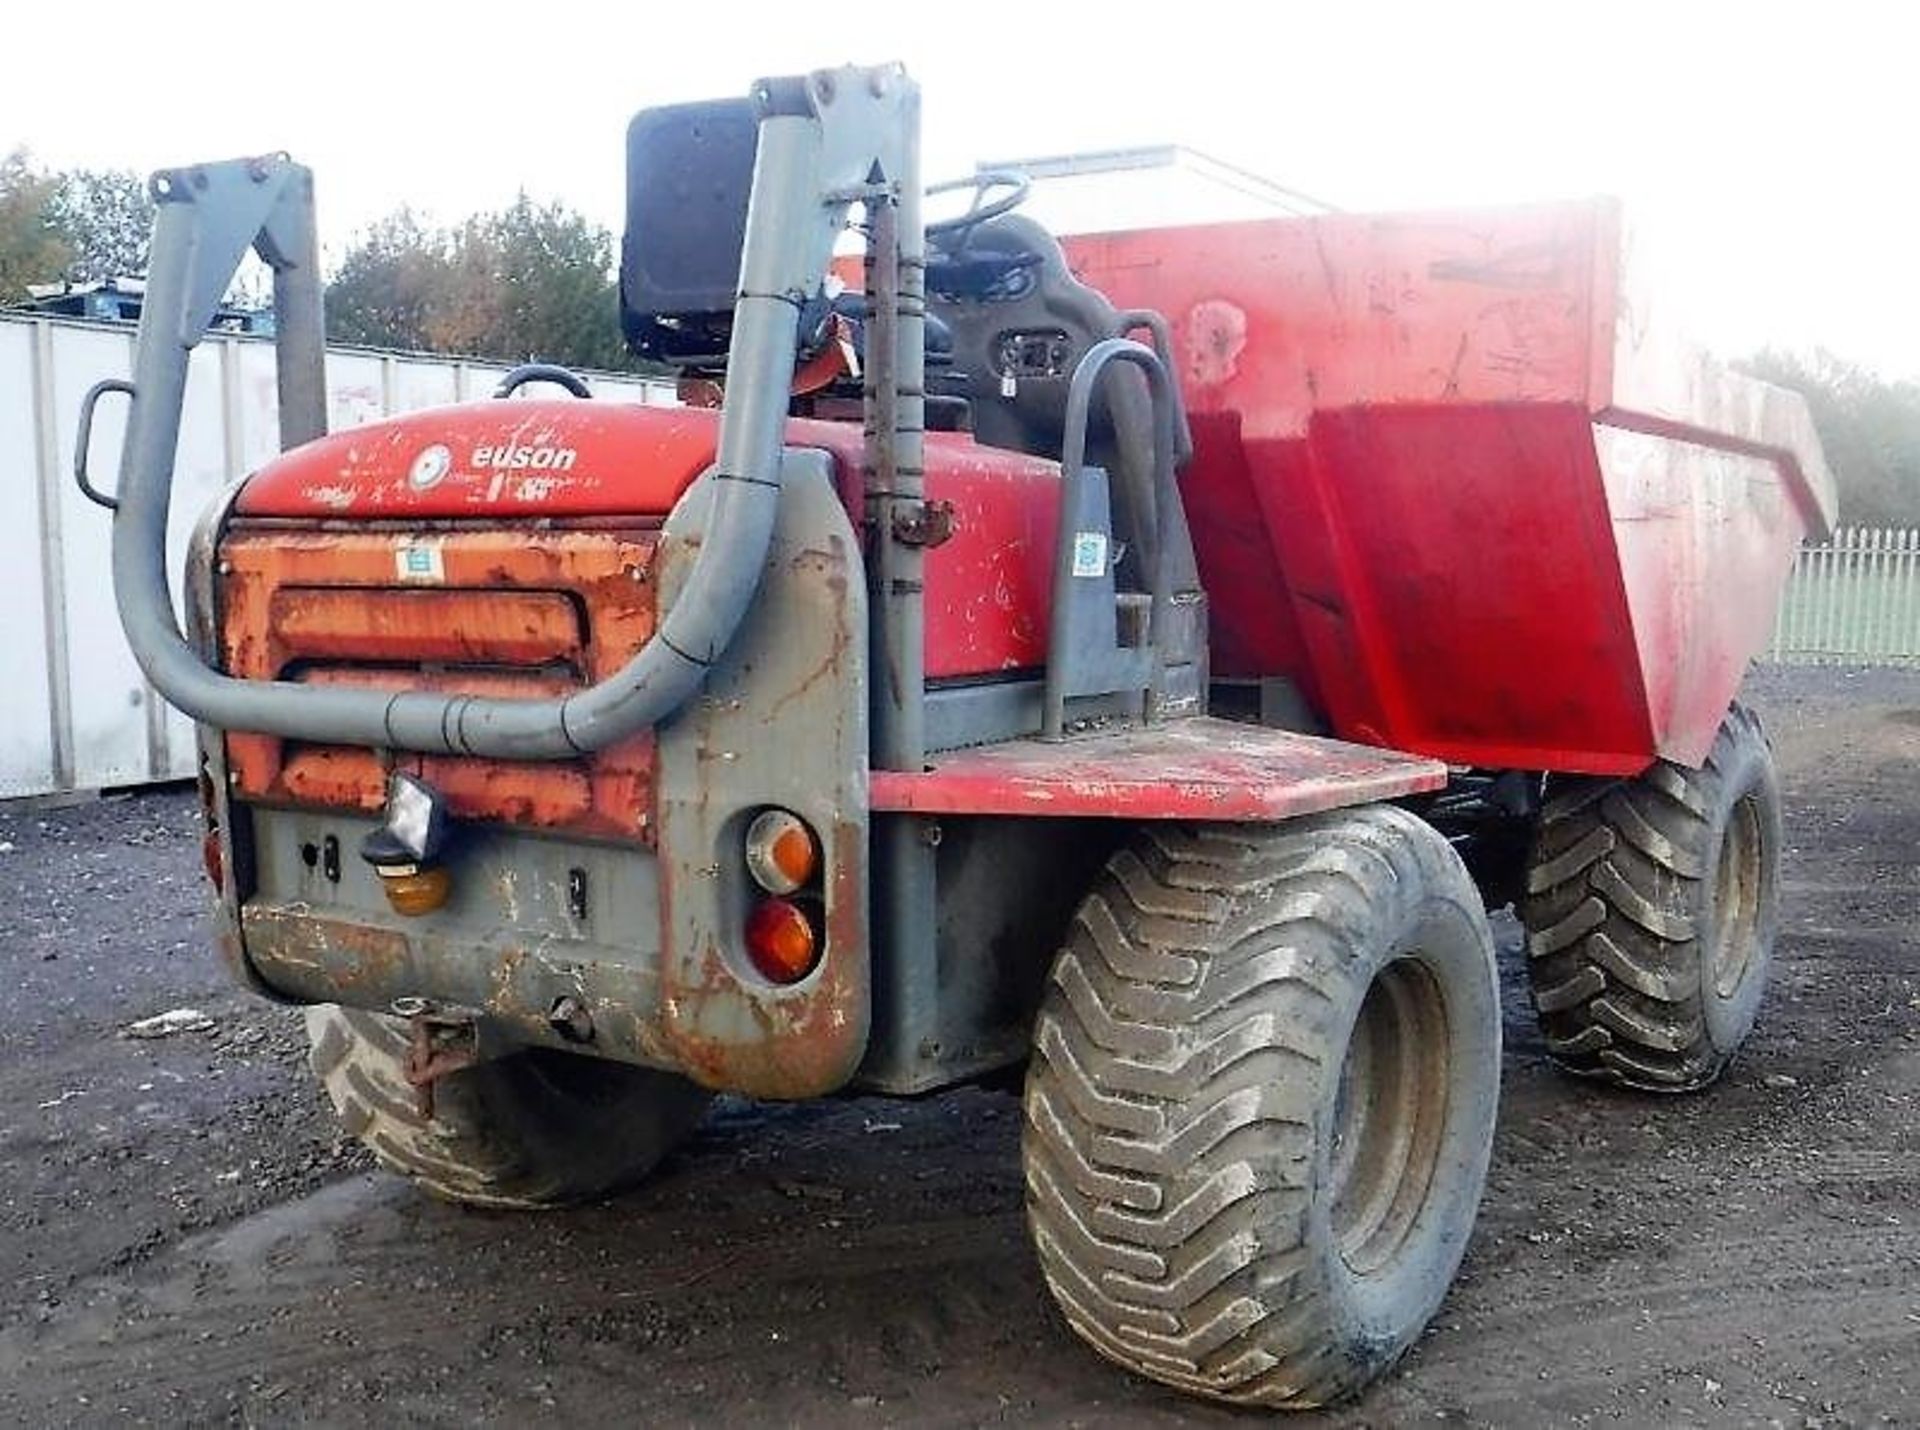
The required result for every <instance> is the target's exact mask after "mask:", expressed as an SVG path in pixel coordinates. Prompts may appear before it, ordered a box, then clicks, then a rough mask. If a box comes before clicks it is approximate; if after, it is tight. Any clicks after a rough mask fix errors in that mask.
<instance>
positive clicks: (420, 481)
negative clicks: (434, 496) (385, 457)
mask: <svg viewBox="0 0 1920 1430" xmlns="http://www.w3.org/2000/svg"><path fill="white" fill-rule="evenodd" d="M452 470H453V453H451V452H449V451H448V450H447V449H446V448H445V447H442V446H441V445H440V444H439V443H437V442H436V443H435V444H434V445H433V446H431V447H428V448H427V449H426V450H425V451H423V452H421V454H420V455H419V456H417V457H415V458H414V459H413V466H412V467H410V468H409V469H408V471H407V485H408V486H410V487H412V488H413V489H414V490H415V491H417V492H424V491H425V490H427V488H428V487H435V486H438V485H439V484H440V479H441V478H442V477H444V476H445V475H446V474H447V473H448V472H450V471H452Z"/></svg>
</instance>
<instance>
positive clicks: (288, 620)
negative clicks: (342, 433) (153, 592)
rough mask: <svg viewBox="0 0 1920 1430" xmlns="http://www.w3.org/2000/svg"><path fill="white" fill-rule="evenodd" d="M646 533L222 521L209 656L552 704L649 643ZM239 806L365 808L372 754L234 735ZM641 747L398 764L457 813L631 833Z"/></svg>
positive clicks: (644, 798) (378, 771) (644, 814)
mask: <svg viewBox="0 0 1920 1430" xmlns="http://www.w3.org/2000/svg"><path fill="white" fill-rule="evenodd" d="M657 539H658V537H657V533H656V532H654V531H652V530H645V529H634V530H625V529H607V530H601V529H596V530H590V531H553V530H544V529H537V528H504V529H491V530H487V531H471V530H460V529H453V528H449V529H445V530H437V531H431V532H420V531H407V532H381V531H366V530H359V531H338V530H316V529H306V528H296V527H287V526H280V525H271V524H264V523H249V522H240V523H236V525H235V527H234V529H233V531H232V532H231V533H230V534H229V536H228V537H227V539H226V541H225V543H224V544H223V545H222V547H221V578H220V579H221V587H220V596H221V610H222V627H221V655H222V658H223V660H224V662H225V666H226V669H227V670H228V671H229V672H230V673H232V674H234V675H240V676H245V677H247V678H249V679H253V680H294V681H303V682H307V683H311V684H330V685H364V686H379V687H386V688H391V689H408V690H434V691H446V692H450V693H457V694H462V695H506V696H527V697H536V696H537V697H550V696H554V695H562V694H565V693H567V692H568V691H570V690H577V689H580V688H583V687H584V686H587V685H591V684H593V683H595V682H597V681H600V680H602V679H605V678H606V677H607V676H608V675H610V674H612V672H613V671H615V670H617V669H618V668H619V667H620V666H622V665H624V664H625V663H626V662H627V661H628V660H630V659H631V658H632V657H633V655H634V653H635V652H636V651H638V650H639V649H640V647H641V646H642V645H643V644H644V643H645V642H646V640H647V638H648V637H649V636H650V635H651V634H652V633H653V622H654V593H653V582H652V565H653V554H654V546H655V543H656V541H657ZM227 751H228V758H229V761H230V763H231V766H232V769H233V772H234V777H235V781H236V789H237V791H238V793H239V794H240V795H241V796H243V797H245V798H250V799H259V800H268V801H273V802H281V803H291V804H313V805H325V806H331V807H336V808H350V809H357V810H364V811H374V810H377V809H379V808H380V806H381V804H382V802H383V800H384V798H385V790H386V773H387V770H388V768H390V766H389V765H388V764H386V763H383V760H382V757H381V756H380V755H379V754H377V753H376V752H374V751H371V750H362V749H349V748H343V747H338V746H323V745H308V744H302V743H300V742H298V741H292V740H280V739H276V738H273V737H270V736H265V735H251V734H244V733H233V734H230V735H229V736H228V737H227ZM653 763H654V762H653V741H652V737H651V736H648V735H641V736H637V737H635V738H634V739H632V740H627V741H624V742H622V743H621V744H619V745H615V746H613V747H612V748H610V749H608V750H605V751H602V752H601V753H600V754H599V755H596V756H593V757H591V758H583V759H580V760H573V761H557V762H541V763H535V764H516V763H512V762H508V761H502V760H482V759H471V758H454V757H437V756H419V755H396V756H394V757H393V764H394V765H397V766H398V767H399V768H403V769H408V770H412V771H414V772H416V773H418V774H420V775H421V776H422V777H423V778H425V779H427V780H429V781H431V782H432V783H433V784H434V785H435V786H436V787H437V788H438V789H440V790H441V791H442V792H443V793H444V794H445V795H446V797H447V799H448V802H449V804H450V806H451V808H452V810H453V812H454V813H455V815H457V816H459V817H461V818H466V819H479V820H490V821H499V822H505V823H511V824H521V825H530V826H535V827H539V828H550V829H565V830H569V831H573V832H578V833H583V834H605V835H619V836H625V837H638V838H646V837H647V836H648V831H649V824H650V819H649V814H650V810H651V806H652V794H653V789H652V785H653Z"/></svg>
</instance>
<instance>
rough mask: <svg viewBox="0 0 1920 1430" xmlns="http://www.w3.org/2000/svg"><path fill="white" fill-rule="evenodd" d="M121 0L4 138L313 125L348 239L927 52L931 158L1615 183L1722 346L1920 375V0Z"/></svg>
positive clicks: (54, 65) (339, 226)
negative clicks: (821, 71)
mask: <svg viewBox="0 0 1920 1430" xmlns="http://www.w3.org/2000/svg"><path fill="white" fill-rule="evenodd" d="M85 17H86V24H85V25H84V26H81V25H78V24H49V25H46V26H43V27H39V29H38V34H37V37H36V38H35V39H34V40H33V41H32V43H31V45H30V46H28V45H23V43H22V33H23V32H22V27H21V26H20V25H19V24H17V23H16V24H14V25H12V26H10V27H9V30H10V43H9V46H8V49H9V51H10V53H9V54H8V55H7V59H6V64H5V69H4V72H0V148H7V147H11V145H12V144H14V143H24V144H26V145H27V146H28V147H30V148H31V149H32V150H33V151H34V153H35V154H36V156H37V157H38V158H39V159H40V160H41V161H42V162H43V163H45V164H48V165H51V166H55V167H66V166H71V165H89V166H112V167H128V168H134V169H139V170H143V171H144V170H147V169H151V168H154V167H157V166H160V165H165V164H177V163H182V162H186V161H189V160H196V159H209V158H220V157H225V156H228V155H233V154H239V153H253V152H260V151H264V150H272V149H285V150H287V151H289V152H291V153H292V154H293V155H294V157H295V158H297V159H299V160H301V161H302V162H305V163H308V164H310V165H312V166H313V167H314V169H315V170H316V172H317V174H318V176H319V184H320V189H319V193H320V207H321V227H322V233H323V237H324V239H325V240H326V242H327V244H328V247H329V250H330V251H331V252H335V253H337V252H338V251H339V249H340V247H341V246H342V244H343V243H344V242H345V240H346V239H347V238H348V237H349V236H350V234H351V233H352V232H353V231H354V230H355V229H357V228H359V227H361V226H363V225H365V224H366V223H367V222H368V221H369V220H371V219H373V218H375V217H377V216H378V215H379V214H381V213H383V212H386V211H387V210H389V209H391V208H393V207H394V206H396V205H398V204H401V203H403V202H404V203H409V204H412V205H414V206H416V207H418V208H422V209H425V210H427V211H428V212H429V213H431V214H433V215H435V216H437V217H439V218H443V219H453V218H458V217H461V216H463V215H464V214H466V213H468V212H471V211H473V210H476V209H480V208H489V207H496V206H499V205H501V204H503V203H505V202H507V201H508V200H509V199H510V198H511V197H512V195H513V193H514V191H515V190H516V189H517V188H520V187H522V186H524V187H526V188H527V189H528V190H529V191H531V192H532V193H533V194H535V195H536V196H537V197H541V198H559V199H563V200H565V201H567V202H568V203H570V204H573V205H575V206H577V207H579V208H581V209H584V210H585V211H587V212H588V213H589V214H591V215H593V216H594V217H596V218H597V219H599V220H601V221H602V222H605V223H607V224H608V225H609V226H615V227H617V225H618V221H619V214H620V210H621V204H622V184H623V182H624V176H623V169H622V164H623V160H622V143H623V138H624V134H625V127H626V121H627V119H628V117H629V116H630V115H631V113H632V112H633V111H634V110H635V109H637V108H640V107H642V106H645V105H650V104H657V103H661V102H664V101H670V100H680V99H697V98H710V97H714V96H719V95H732V94H738V93H742V92H744V90H745V88H746V86H747V84H748V82H749V81H750V80H751V79H753V78H754V77H756V76H758V75H761V74H773V73H786V72H796V71H800V70H805V69H812V68H817V67H819V66H822V65H829V64H838V63H842V62H846V61H858V62H861V63H871V62H877V61H880V60H886V59H900V60H904V61H905V62H906V64H907V66H908V68H909V69H910V70H911V71H912V72H913V73H914V75H915V76H916V78H918V79H919V81H920V83H921V86H922V89H923V90H924V93H925V114H926V133H925V144H926V158H927V172H928V174H929V176H936V175H946V174H953V173H959V172H962V171H964V170H966V169H968V168H970V167H971V166H972V163H973V161H974V160H976V159H980V158H999V157H1006V156H1009V155H1035V154H1051V153H1060V152H1063V151H1073V150H1084V149H1095V148H1113V147H1118V146H1122V145H1131V144H1142V143H1163V142H1176V143H1182V144H1186V145H1189V146H1191V147H1193V148H1196V149H1200V150H1203V151H1205V152H1207V153H1210V154H1213V155H1216V156H1218V157H1220V158H1222V159H1226V160H1229V161H1231V162H1233V163H1236V164H1239V165H1242V166H1244V167H1247V168H1251V169H1254V170H1257V171H1259V172H1261V173H1263V174H1266V175H1268V176H1270V177H1272V178H1274V179H1276V180H1279V181H1280V182H1282V183H1285V184H1288V185H1290V186H1292V187H1295V188H1298V189H1301V190H1303V191H1305V192H1307V193H1310V194H1314V195H1317V196H1319V197H1322V198H1325V199H1327V200H1329V201H1331V202H1334V203H1336V204H1338V205H1339V206H1341V207H1343V208H1350V209H1367V208H1404V207H1420V206H1438V205H1456V204H1470V203H1497V202H1503V201H1520V200H1532V199H1546V198H1555V197H1566V196H1572V195H1581V194H1589V193H1596V192H1606V193H1614V194H1618V195H1619V196H1621V197H1622V198H1623V199H1625V200H1626V203H1627V207H1628V211H1629V214H1630V215H1631V216H1632V219H1633V221H1634V223H1635V226H1636V228H1637V230H1638V231H1639V233H1640V235H1641V239H1642V242H1643V244H1644V246H1645V247H1646V248H1647V249H1648V250H1649V251H1650V252H1651V254H1652V255H1653V256H1654V258H1655V260H1656V262H1655V264H1654V271H1655V272H1656V273H1657V275H1658V277H1659V280H1660V282H1661V283H1662V284H1663V288H1664V291H1665V292H1666V293H1667V295H1668V296H1669V297H1671V296H1673V295H1675V294H1681V295H1683V306H1684V307H1685V308H1686V309H1687V310H1688V311H1689V312H1690V313H1691V314H1692V325H1693V327H1694V328H1695V330H1696V331H1697V332H1698V333H1699V334H1700V335H1701V336H1702V337H1703V338H1705V339H1706V340H1708V341H1709V342H1710V343H1711V344H1712V345H1713V346H1715V347H1716V348H1719V349H1722V350H1724V351H1727V352H1730V353H1739V352H1743V351H1746V350H1749V349H1751V348H1753V347H1756V346H1759V345H1760V344H1763V343H1775V344H1783V345H1787V346H1791V347H1797V348H1805V347H1811V346H1813V345H1815V344H1820V345H1824V346H1826V347H1828V348H1830V349H1832V350H1834V351H1836V352H1838V353H1840V354H1841V355H1842V356H1845V357H1849V358H1852V359H1854V360H1857V361H1861V362H1864V363H1867V364H1869V365H1872V366H1875V367H1878V368H1880V369H1881V370H1882V371H1885V372H1887V373H1888V374H1890V375H1893V376H1900V377H1920V178H1917V177H1916V175H1920V165H1916V162H1915V154H1914V150H1913V146H1914V144H1915V141H1916V138H1920V122H1917V118H1920V43H1916V42H1917V41H1920V18H1910V17H1920V9H1915V8H1913V7H1910V6H1906V5H1902V4H1899V3H1895V2H1894V0H1882V3H1880V4H1877V5H1875V4H1853V3H1844V0H1840V2H1837V0H1823V2H1822V3H1804V4H1799V5H1791V6H1789V5H1769V4H1765V3H1750V4H1744V5H1735V4H1718V3H1687V0H1666V3H1664V4H1640V3H1622V0H1607V3H1600V0H1594V3H1590V4H1585V5H1580V6H1572V5H1555V4H1551V3H1548V0H1534V3H1531V4H1496V3H1484V4H1483V3H1473V0H1434V3H1427V4H1404V5H1402V4H1385V3H1364V0H1321V3H1316V4H1298V3H1271V4H1265V5H1251V4H1250V5H1210V4H1206V3H1194V2H1193V0H1190V3H1186V4H1178V5H1164V4H1160V5H1144V4H1139V3H1126V4H1122V3H1105V4H1094V5H1078V4H1058V5H1053V4H1043V3H1039V0H971V2H970V0H949V3H940V4H913V3H910V0H907V3H902V0H891V3H881V4H871V5H861V4H858V3H853V4H838V5H831V6H815V5H801V4H794V3H782V4H769V5H760V4H749V3H733V0H704V3H695V4H663V5H646V4H640V3H633V0H629V3H626V4H620V5H611V4H600V3H590V0H571V3H564V4H545V5H542V4H529V3H518V4H505V5H483V4H473V3H468V4H462V5H444V4H437V3H424V2H423V0H411V3H410V0H385V3H379V4H375V3H364V0H319V2H318V3H314V4H310V5H298V6H268V5H261V4H259V3H257V0H254V2H253V3H248V4H228V3H224V0H221V2H220V3H193V0H182V3H178V4H174V5H159V4H152V3H147V4H122V3H118V0H89V3H88V4H87V5H86V7H85ZM1170 217H1174V216H1171V215H1170Z"/></svg>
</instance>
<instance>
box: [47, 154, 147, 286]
mask: <svg viewBox="0 0 1920 1430" xmlns="http://www.w3.org/2000/svg"><path fill="white" fill-rule="evenodd" d="M47 212H48V214H49V216H50V217H51V218H52V220H53V223H54V226H55V227H56V228H58V229H59V230H60V232H61V233H63V234H64V235H65V236H66V239H67V244H68V247H69V248H70V249H71V250H72V253H73V256H72V258H71V259H70V260H69V262H68V264H67V269H66V276H67V277H68V278H70V279H72V280H73V281H75V282H80V283H88V282H99V281H102V280H104V279H108V278H121V277H137V276H139V275H142V274H144V273H146V271H147V249H148V247H149V245H150V244H151V243H152V240H153V201H152V200H151V199H150V198H148V197H147V186H146V183H145V181H144V180H142V179H141V178H140V176H139V175H138V174H135V173H134V172H133V171H132V170H130V169H71V170H68V171H67V172H66V173H63V174H61V175H60V176H59V177H58V181H57V183H56V185H55V187H54V191H53V194H52V196H51V198H50V199H49V200H48V204H47Z"/></svg>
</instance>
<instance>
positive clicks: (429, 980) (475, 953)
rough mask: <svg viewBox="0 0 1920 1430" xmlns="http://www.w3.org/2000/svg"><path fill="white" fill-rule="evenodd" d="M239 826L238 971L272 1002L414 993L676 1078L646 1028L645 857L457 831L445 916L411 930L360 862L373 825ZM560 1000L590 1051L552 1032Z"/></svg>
mask: <svg viewBox="0 0 1920 1430" xmlns="http://www.w3.org/2000/svg"><path fill="white" fill-rule="evenodd" d="M250 820H251V825H252V834H253V837H254V846H255V849H256V852H257V860H256V878H255V886H254V889H253V892H252V894H251V896H250V897H249V899H248V901H247V903H246V905H245V906H244V908H243V909H241V910H240V913H239V928H240V930H241V931H242V933H243V935H244V944H245V966H246V967H247V968H248V969H249V970H251V971H252V972H253V973H254V974H256V975H257V976H258V977H259V978H261V979H263V980H265V981H266V982H267V984H268V985H269V986H270V987H271V988H272V989H273V990H274V991H275V992H276V993H278V994H279V995H281V996H283V997H291V998H296V999H300V1000H302V1001H311V1002H338V1003H346V1004H349V1005H351V1006H355V1007H361V1008H371V1009H376V1010H384V1009H386V1008H388V1007H390V1006H391V1004H392V1003H393V1000H395V999H396V998H406V997H423V998H426V999H428V1000H430V1001H432V1002H435V1003H441V1004H452V1005H457V1006H461V1007H466V1008H472V1009H475V1010H478V1011H480V1012H483V1013H485V1014H486V1015H487V1016H488V1017H489V1018H491V1019H494V1020H496V1021H497V1022H498V1023H499V1024H500V1025H501V1026H502V1028H503V1029H505V1030H506V1031H507V1032H508V1033H509V1034H510V1036H511V1037H512V1038H513V1039H515V1040H517V1041H521V1042H528V1043H538V1044H545V1045H547V1046H552V1047H562V1048H567V1049H568V1050H570V1051H575V1052H587V1053H593V1054H597V1055H599V1056H602V1057H610V1058H617V1059H620V1060H623V1061H626V1062H638V1063H649V1064H653V1065H656V1066H671V1061H670V1054H669V1053H668V1051H667V1050H666V1049H665V1048H664V1047H663V1045H662V1043H661V1041H660V1039H659V1038H658V1037H657V1036H655V1033H654V1031H653V1027H654V1012H655V1009H656V1008H657V1006H658V988H657V980H656V972H655V971H656V969H657V968H658V966H659V962H660V948H659V920H658V918H657V917H656V911H657V909H658V906H659V892H658V885H657V880H656V872H655V871H656V869H657V865H656V863H655V860H654V858H653V856H652V855H651V854H649V853H648V852H647V851H646V850H644V849H641V848H639V847H637V846H634V845H630V844H629V845H622V844H614V843H606V842H596V841H588V840H568V839H552V838H529V837H528V836H527V835H526V834H524V833H521V832H519V831H506V830H494V829H487V828H477V827H476V828H468V829H466V830H464V831H462V838H461V845H460V852H459V856H458V859H457V860H456V861H455V862H454V864H453V866H452V868H453V886H452V891H451V894H450V896H449V898H448V902H447V904H446V906H445V907H444V908H443V909H441V910H439V911H437V912H436V913H435V914H434V915H432V916H431V917H429V918H407V917H404V916H402V915H400V914H396V913H394V912H393V910H392V909H390V908H389V907H388V906H387V901H386V896H385V895H384V894H383V893H382V892H381V890H380V888H379V879H378V876H376V875H375V874H374V873H373V871H372V870H371V869H370V868H369V867H368V866H367V864H366V863H365V862H364V861H363V860H362V859H361V858H360V857H359V855H358V852H357V851H358V848H359V843H360V840H361V839H362V838H363V837H364V836H365V835H366V834H367V833H368V832H369V831H370V830H372V829H373V828H374V827H375V820H373V819H371V818H366V817H355V816H351V815H346V814H341V813H336V812H333V811H324V810H276V809H261V808H257V807H256V808H254V809H253V810H252V811H251V812H250ZM328 840H332V841H334V845H335V848H336V849H338V850H339V858H338V861H337V863H335V864H333V865H332V866H331V867H332V868H333V870H334V873H333V874H331V875H330V874H329V872H328V871H329V867H330V865H329V861H328V860H327V859H326V858H325V857H324V855H323V854H320V853H319V851H322V850H323V849H324V846H325V844H326V841H328ZM316 855H317V856H318V857H316ZM576 875H577V883H578V886H579V888H580V890H581V891H582V892H581V894H580V896H579V897H578V898H576V896H575V895H574V893H573V892H572V886H573V885H574V884H575V883H576ZM564 997H571V998H574V999H577V1000H579V1001H580V1002H582V1003H584V1004H585V1005H586V1006H587V1007H588V1008H589V1009H590V1010H591V1011H592V1018H593V1027H594V1036H593V1040H592V1042H591V1043H589V1044H587V1045H584V1046H582V1045H579V1044H576V1043H573V1042H571V1041H569V1040H568V1039H566V1038H565V1037H563V1036H562V1035H561V1034H560V1033H559V1032H557V1031H556V1030H555V1029H554V1027H553V1026H552V1024H551V1022H550V1021H549V1015H550V1014H551V1012H552V1010H553V1007H554V1004H555V1003H556V1002H558V1001H559V1000H560V999H561V998H564Z"/></svg>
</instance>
